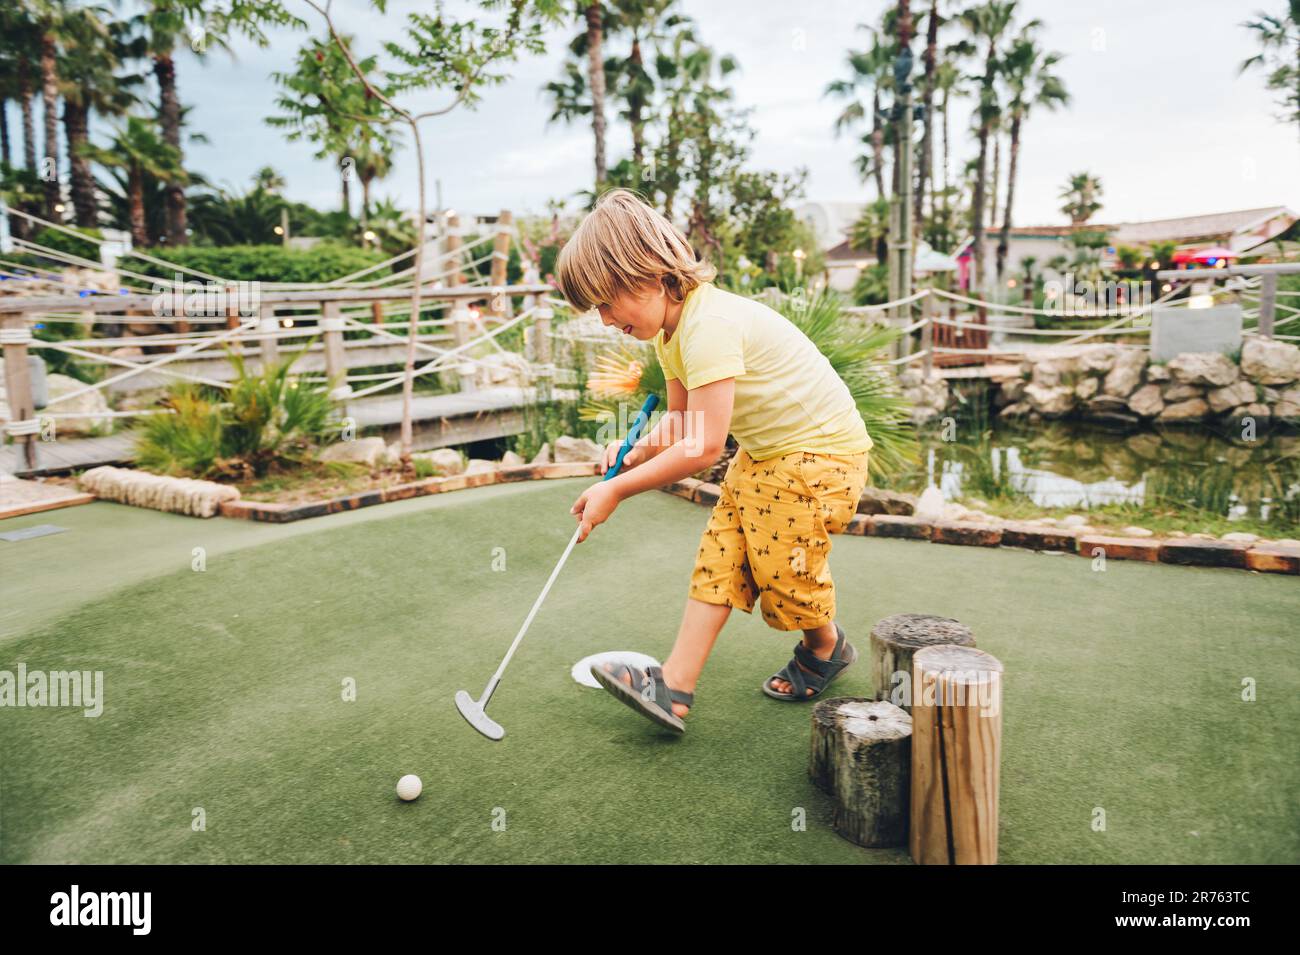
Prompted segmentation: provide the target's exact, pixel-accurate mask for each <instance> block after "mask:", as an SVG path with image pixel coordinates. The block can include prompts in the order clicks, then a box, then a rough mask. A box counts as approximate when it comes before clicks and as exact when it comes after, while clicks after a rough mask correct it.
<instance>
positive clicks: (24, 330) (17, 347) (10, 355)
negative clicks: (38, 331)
mask: <svg viewBox="0 0 1300 955" xmlns="http://www.w3.org/2000/svg"><path fill="white" fill-rule="evenodd" d="M31 340H32V330H31V325H30V324H29V323H28V316H27V315H26V314H25V313H23V312H10V313H8V314H6V315H5V316H3V319H0V347H3V349H4V362H5V397H6V401H7V403H8V405H9V423H8V425H7V426H6V428H5V430H6V431H8V432H9V434H11V435H13V436H14V438H15V439H16V440H17V442H18V444H20V445H21V446H22V449H23V453H22V460H23V462H24V463H25V464H26V465H27V469H28V470H29V471H32V470H35V469H36V434H37V431H38V430H39V427H40V425H39V424H38V423H37V421H36V419H35V414H36V405H35V402H34V401H33V399H32V376H31V370H30V369H29V368H28V367H27V344H28V343H29V342H30V341H31Z"/></svg>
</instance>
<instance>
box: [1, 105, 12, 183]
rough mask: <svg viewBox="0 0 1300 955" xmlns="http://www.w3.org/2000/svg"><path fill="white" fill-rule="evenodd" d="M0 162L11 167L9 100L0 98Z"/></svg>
mask: <svg viewBox="0 0 1300 955" xmlns="http://www.w3.org/2000/svg"><path fill="white" fill-rule="evenodd" d="M0 162H3V163H4V164H5V165H6V166H12V165H13V161H12V158H11V155H10V152H9V99H8V97H3V96H0Z"/></svg>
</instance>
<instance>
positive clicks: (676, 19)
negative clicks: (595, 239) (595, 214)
mask: <svg viewBox="0 0 1300 955" xmlns="http://www.w3.org/2000/svg"><path fill="white" fill-rule="evenodd" d="M676 3H677V0H611V2H610V3H609V4H608V5H602V4H600V3H587V2H582V0H580V2H579V3H578V4H577V7H576V14H577V18H578V20H579V21H580V23H581V24H582V30H581V31H580V32H579V33H578V34H577V35H576V36H575V37H574V38H573V39H572V41H570V43H569V59H567V60H566V61H565V62H564V64H563V65H562V67H561V76H560V79H558V80H554V81H552V82H550V83H547V84H546V85H545V86H543V87H542V90H543V92H544V93H545V94H546V96H547V98H548V99H549V100H550V102H551V115H550V119H549V121H550V122H552V123H572V122H575V121H577V120H579V119H581V118H583V117H587V116H590V117H591V125H592V131H593V134H594V136H595V148H596V167H597V168H596V177H597V178H596V184H595V187H594V189H593V194H594V195H597V196H599V195H600V193H601V192H603V191H604V186H605V185H606V184H607V182H608V180H609V177H610V169H609V163H608V159H607V156H606V144H605V133H606V117H605V114H606V112H607V103H608V99H609V97H611V96H613V97H616V98H617V99H618V100H621V101H622V103H623V108H622V109H621V110H620V115H621V116H622V118H624V119H626V120H627V122H628V126H629V128H630V130H631V133H632V166H633V172H634V173H635V174H636V175H637V176H638V177H639V175H640V173H641V170H642V169H643V167H644V165H645V152H646V138H645V131H646V111H647V109H648V108H649V105H650V102H651V99H652V98H653V96H654V92H655V80H654V77H653V76H652V75H651V73H650V71H649V70H647V69H646V66H645V52H644V48H643V44H644V43H647V42H655V41H659V40H661V39H663V38H664V33H663V31H664V30H665V29H667V28H672V27H678V26H681V25H683V24H686V23H689V22H690V20H689V18H688V17H684V16H680V15H678V14H674V13H672V12H671V11H672V8H673V7H675V6H676ZM622 34H628V35H629V36H630V37H631V43H630V45H629V47H628V52H627V54H626V56H623V55H618V56H615V55H607V54H608V42H609V40H610V39H611V38H613V37H618V36H620V35H622ZM593 44H594V46H593ZM602 57H603V63H602V64H601V69H600V70H599V75H600V82H599V89H598V88H597V85H596V84H595V83H593V77H594V76H595V75H596V74H597V70H596V64H597V62H600V60H601V58H602Z"/></svg>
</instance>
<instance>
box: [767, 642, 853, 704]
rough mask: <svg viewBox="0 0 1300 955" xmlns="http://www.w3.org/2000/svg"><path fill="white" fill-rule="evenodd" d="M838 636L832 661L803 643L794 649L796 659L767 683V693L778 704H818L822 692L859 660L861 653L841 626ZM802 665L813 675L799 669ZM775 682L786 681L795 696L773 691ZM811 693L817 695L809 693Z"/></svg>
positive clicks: (799, 643)
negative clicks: (807, 702)
mask: <svg viewBox="0 0 1300 955" xmlns="http://www.w3.org/2000/svg"><path fill="white" fill-rule="evenodd" d="M835 633H836V634H837V635H838V638H837V639H836V641H835V651H834V652H833V653H832V654H831V658H830V659H829V660H823V659H822V658H821V657H819V656H817V654H815V653H813V652H812V651H811V650H809V649H808V648H807V647H806V646H804V642H803V641H802V640H800V641H799V642H798V643H796V644H795V645H794V659H792V660H791V661H790V662H789V663H787V664H786V665H785V666H784V667H782V668H781V669H780V670H779V671H777V672H776V673H773V674H772V675H771V676H770V677H768V678H767V679H766V680H764V681H763V692H764V693H766V694H767V695H768V696H770V697H771V698H772V699H774V700H786V701H788V702H791V703H801V702H806V701H808V700H815V699H817V697H819V696H821V694H822V690H824V689H826V687H827V686H829V685H830V683H831V681H832V680H834V679H835V678H836V677H837V676H839V675H840V674H841V673H843V672H844V671H845V670H846V669H848V667H849V665H850V664H852V663H853V662H854V661H856V660H857V658H858V651H857V650H856V649H855V648H854V646H853V644H851V643H849V641H848V640H847V639H846V638H845V636H844V631H843V629H841V627H840V625H839V624H838V623H837V624H836V625H835ZM801 663H802V664H803V666H805V667H807V668H808V670H811V671H812V672H811V673H809V672H808V671H807V670H804V669H803V667H801V666H799V664H801ZM773 680H785V682H787V683H789V684H790V689H791V691H792V692H790V693H780V692H778V691H777V690H774V689H772V681H773ZM808 690H812V691H813V692H812V693H808V692H807V691H808Z"/></svg>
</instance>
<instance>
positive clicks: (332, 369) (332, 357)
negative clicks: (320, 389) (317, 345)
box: [320, 302, 352, 401]
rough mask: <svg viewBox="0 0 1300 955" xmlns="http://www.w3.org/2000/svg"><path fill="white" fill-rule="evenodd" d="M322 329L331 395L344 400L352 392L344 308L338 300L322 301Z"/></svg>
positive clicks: (326, 378) (335, 398)
mask: <svg viewBox="0 0 1300 955" xmlns="http://www.w3.org/2000/svg"><path fill="white" fill-rule="evenodd" d="M320 311H321V317H320V329H321V335H322V337H323V338H324V339H325V380H326V382H328V385H327V387H328V388H329V395H330V397H331V398H333V399H334V400H335V401H343V400H344V399H346V398H347V397H348V396H349V395H351V394H352V386H351V385H349V384H348V362H347V355H346V354H345V353H344V351H343V310H342V307H341V306H340V305H339V303H338V302H321V308H320Z"/></svg>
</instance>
